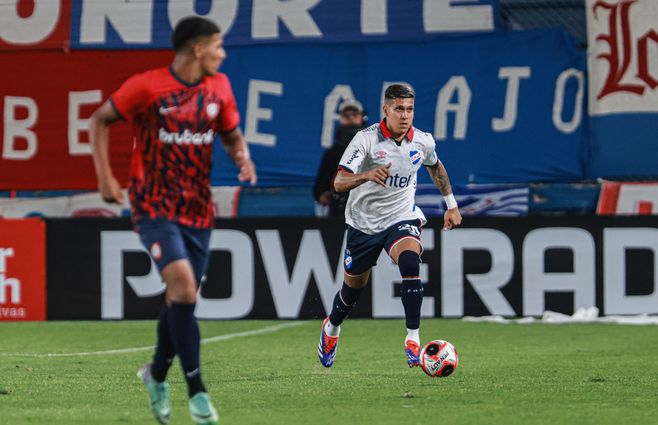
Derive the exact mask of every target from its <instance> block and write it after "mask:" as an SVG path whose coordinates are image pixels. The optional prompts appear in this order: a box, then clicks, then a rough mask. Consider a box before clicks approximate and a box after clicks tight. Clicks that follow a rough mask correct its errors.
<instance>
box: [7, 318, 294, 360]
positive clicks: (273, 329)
mask: <svg viewBox="0 0 658 425" xmlns="http://www.w3.org/2000/svg"><path fill="white" fill-rule="evenodd" d="M303 323H304V322H289V323H283V324H280V325H273V326H267V327H265V328H260V329H253V330H251V331H244V332H235V333H232V334H225V335H217V336H213V337H210V338H204V339H202V340H201V343H202V344H208V343H211V342H217V341H227V340H229V339H235V338H242V337H244V336H252V335H262V334H268V333H272V332H276V331H279V330H281V329H286V328H290V327H293V326H298V325H301V324H303ZM154 348H155V347H154V346H153V345H149V346H148V347H133V348H120V349H116V350H104V351H83V352H80V353H0V357H76V356H107V355H110V354H123V353H137V352H140V351H150V350H153V349H154Z"/></svg>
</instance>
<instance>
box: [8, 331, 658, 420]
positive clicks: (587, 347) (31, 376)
mask: <svg viewBox="0 0 658 425" xmlns="http://www.w3.org/2000/svg"><path fill="white" fill-rule="evenodd" d="M282 323H284V324H285V323H295V325H292V326H290V327H285V328H283V329H279V330H277V331H274V332H270V333H262V334H251V335H250V334H247V335H242V336H237V337H234V338H231V339H226V340H216V341H211V342H209V343H207V344H204V345H203V348H202V361H203V375H204V379H205V381H206V384H207V386H208V389H209V392H210V394H211V397H212V399H213V400H214V401H215V403H216V405H217V407H218V410H219V413H220V416H221V423H224V424H239V425H247V424H287V425H290V424H292V425H295V424H317V425H322V424H332V425H334V424H403V425H416V424H418V425H420V424H423V425H427V424H434V423H436V424H439V423H442V424H451V425H455V424H470V425H472V424H551V425H556V424H593V425H594V424H596V425H602V424H614V425H619V424H634V425H635V424H658V403H657V402H656V400H658V335H657V334H658V328H657V327H654V326H621V325H606V324H588V325H545V324H532V325H519V324H509V325H501V324H492V323H465V322H462V321H458V320H439V319H434V320H424V321H423V326H422V329H421V336H422V338H423V342H426V341H427V340H429V339H437V338H443V339H446V340H448V341H450V342H452V343H453V344H454V345H455V346H456V348H457V350H458V351H459V356H460V357H459V359H460V363H459V367H458V369H457V371H456V372H455V373H454V374H453V375H452V376H450V377H448V378H438V379H433V378H430V377H428V376H426V375H425V374H424V373H423V372H422V371H421V370H420V369H417V368H416V369H409V368H408V367H407V366H406V363H405V358H404V353H403V346H402V345H403V338H404V321H403V320H348V321H347V322H346V323H345V324H344V325H343V331H342V335H341V341H340V344H339V348H338V355H337V357H336V363H335V364H334V366H333V367H332V368H331V369H325V368H323V367H322V366H321V365H320V364H319V363H318V360H317V355H316V348H317V343H318V339H319V328H320V321H319V320H316V321H301V322H280V321H278V322H275V321H216V322H202V324H201V326H202V337H203V338H210V337H215V336H219V335H229V334H234V333H241V332H245V331H250V330H257V329H263V328H267V327H270V326H273V325H277V324H282ZM154 338H155V324H154V322H148V321H144V322H48V323H13V324H10V323H0V423H1V424H3V425H18V424H46V423H47V424H61V425H75V424H152V423H153V424H155V420H153V418H152V417H151V413H150V411H149V408H148V403H147V396H146V392H145V389H144V388H143V387H142V384H141V383H140V382H139V381H138V379H137V378H136V376H135V373H136V371H137V369H138V368H139V366H141V365H142V364H143V363H145V362H147V361H148V360H149V358H150V355H151V351H150V350H147V351H138V352H120V353H114V354H111V355H97V354H91V355H76V356H71V357H43V356H34V354H41V355H42V354H46V353H73V352H93V351H99V350H113V349H124V348H131V347H144V346H149V345H151V344H152V343H153V341H154ZM30 354H32V356H29V355H30ZM169 381H170V383H171V384H172V407H173V416H172V421H171V424H174V425H175V424H189V423H191V421H190V419H189V414H188V411H187V399H186V390H185V385H184V382H183V379H182V375H181V372H180V369H179V367H178V364H176V367H175V368H173V369H172V371H171V373H170V380H169Z"/></svg>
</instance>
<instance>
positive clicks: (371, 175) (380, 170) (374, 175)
mask: <svg viewBox="0 0 658 425" xmlns="http://www.w3.org/2000/svg"><path fill="white" fill-rule="evenodd" d="M391 164H392V163H390V162H389V163H388V164H386V165H380V166H379V167H377V168H375V169H372V170H370V171H368V172H367V173H366V179H367V180H368V181H371V182H375V183H377V184H378V185H380V186H383V187H386V177H388V176H390V175H391V173H390V170H389V169H390V168H391Z"/></svg>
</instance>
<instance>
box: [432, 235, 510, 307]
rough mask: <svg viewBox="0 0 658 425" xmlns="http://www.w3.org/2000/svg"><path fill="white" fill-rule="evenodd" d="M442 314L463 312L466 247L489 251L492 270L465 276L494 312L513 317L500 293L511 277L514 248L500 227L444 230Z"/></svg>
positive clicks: (442, 237)
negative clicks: (495, 228)
mask: <svg viewBox="0 0 658 425" xmlns="http://www.w3.org/2000/svg"><path fill="white" fill-rule="evenodd" d="M441 246H442V247H443V249H442V252H441V315H442V316H444V317H460V316H463V315H464V282H463V281H462V276H463V275H464V256H463V252H464V251H466V250H481V251H487V252H488V253H489V255H490V256H491V270H489V271H488V272H487V273H482V274H479V273H478V274H476V273H470V274H467V275H466V279H467V280H468V282H469V283H470V284H471V286H472V287H473V289H474V290H475V292H476V293H477V294H478V296H479V297H480V299H481V300H482V302H483V303H484V305H485V306H486V307H487V309H488V310H489V312H490V313H491V314H500V315H502V316H514V315H515V313H514V310H513V309H512V307H511V306H510V305H509V303H508V302H507V299H505V296H504V295H503V294H502V292H500V289H501V288H502V287H503V286H505V285H507V284H508V283H509V281H510V279H511V278H512V273H513V271H514V250H513V248H512V242H510V240H509V238H508V237H507V236H506V235H505V234H504V233H503V232H501V231H499V230H493V229H457V230H451V231H449V232H441Z"/></svg>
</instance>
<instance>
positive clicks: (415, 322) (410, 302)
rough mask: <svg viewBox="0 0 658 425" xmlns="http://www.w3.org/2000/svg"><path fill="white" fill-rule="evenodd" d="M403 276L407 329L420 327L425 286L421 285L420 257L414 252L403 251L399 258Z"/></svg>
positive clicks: (403, 303) (403, 302)
mask: <svg viewBox="0 0 658 425" xmlns="http://www.w3.org/2000/svg"><path fill="white" fill-rule="evenodd" d="M398 267H399V268H400V275H402V305H403V306H404V317H405V318H406V322H407V329H418V328H419V327H420V307H421V305H422V304H423V285H422V284H421V283H420V276H419V274H420V257H419V256H418V254H417V253H415V252H413V251H402V253H401V254H400V256H399V257H398Z"/></svg>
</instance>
